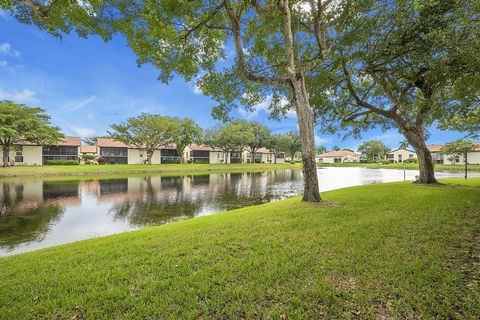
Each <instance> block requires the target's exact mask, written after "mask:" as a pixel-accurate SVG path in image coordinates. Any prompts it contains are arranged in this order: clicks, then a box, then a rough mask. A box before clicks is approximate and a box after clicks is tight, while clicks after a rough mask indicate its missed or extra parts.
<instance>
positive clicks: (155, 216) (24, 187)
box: [0, 168, 479, 256]
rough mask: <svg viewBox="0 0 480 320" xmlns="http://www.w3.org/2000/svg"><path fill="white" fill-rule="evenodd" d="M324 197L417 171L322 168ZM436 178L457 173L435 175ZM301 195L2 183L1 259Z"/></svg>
mask: <svg viewBox="0 0 480 320" xmlns="http://www.w3.org/2000/svg"><path fill="white" fill-rule="evenodd" d="M318 172H319V179H320V189H321V191H327V190H333V189H338V188H343V187H348V186H355V185H363V184H371V183H381V182H390V181H403V180H404V179H406V180H413V179H414V178H415V175H417V174H418V171H415V170H407V171H406V176H405V177H404V171H403V170H394V169H367V168H322V169H319V170H318ZM478 175H479V174H478V173H477V176H478ZM437 176H438V177H454V176H457V177H459V176H462V173H438V174H437ZM301 192H302V172H301V171H300V170H289V169H287V170H277V171H270V172H261V173H229V174H208V175H192V176H174V177H172V176H151V175H146V176H132V177H125V176H123V177H119V178H110V177H109V178H108V179H106V178H101V177H99V178H98V179H77V178H75V179H73V178H72V179H70V180H68V178H62V179H61V180H59V179H58V178H55V179H52V178H50V179H49V178H43V179H42V178H29V179H28V180H3V181H2V180H0V256H5V255H10V254H15V253H20V252H26V251H31V250H35V249H39V248H45V247H51V246H55V245H59V244H63V243H68V242H73V241H78V240H82V239H88V238H94V237H100V236H104V235H109V234H114V233H119V232H125V231H129V230H135V229H140V228H143V227H147V226H155V225H160V224H164V223H169V222H173V221H178V220H184V219H189V218H194V217H199V216H205V215H211V214H214V213H218V212H221V211H226V210H231V209H235V208H241V207H246V206H251V205H255V204H261V203H267V202H271V201H275V200H280V199H285V198H287V197H291V196H295V195H299V194H301Z"/></svg>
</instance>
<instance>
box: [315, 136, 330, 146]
mask: <svg viewBox="0 0 480 320" xmlns="http://www.w3.org/2000/svg"><path fill="white" fill-rule="evenodd" d="M332 141H333V139H332V138H322V137H320V136H315V145H323V144H328V143H330V142H332Z"/></svg>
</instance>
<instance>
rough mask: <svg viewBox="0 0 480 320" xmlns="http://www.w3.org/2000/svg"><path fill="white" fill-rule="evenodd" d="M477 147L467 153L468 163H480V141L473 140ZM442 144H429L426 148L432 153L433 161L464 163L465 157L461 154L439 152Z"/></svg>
mask: <svg viewBox="0 0 480 320" xmlns="http://www.w3.org/2000/svg"><path fill="white" fill-rule="evenodd" d="M475 144H476V145H477V149H476V150H475V151H473V152H469V153H467V162H468V163H469V164H480V142H475ZM442 148H443V145H441V144H436V145H429V146H428V150H430V153H431V154H432V158H433V160H434V163H443V164H452V165H455V164H459V165H462V164H465V157H464V156H463V155H457V156H453V155H448V154H443V153H442V152H441V150H442Z"/></svg>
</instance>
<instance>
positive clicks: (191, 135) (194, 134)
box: [170, 117, 203, 162]
mask: <svg viewBox="0 0 480 320" xmlns="http://www.w3.org/2000/svg"><path fill="white" fill-rule="evenodd" d="M170 121H171V122H172V123H171V131H170V135H171V141H172V142H173V143H174V144H175V147H176V149H177V153H178V154H179V155H180V159H181V160H180V161H181V162H183V161H184V157H183V156H182V155H183V152H184V150H185V148H186V147H187V146H189V145H190V144H192V143H199V142H200V141H201V139H202V136H203V131H202V128H200V127H199V126H198V125H197V124H196V123H195V121H193V120H192V119H189V118H183V119H180V118H176V117H174V118H170Z"/></svg>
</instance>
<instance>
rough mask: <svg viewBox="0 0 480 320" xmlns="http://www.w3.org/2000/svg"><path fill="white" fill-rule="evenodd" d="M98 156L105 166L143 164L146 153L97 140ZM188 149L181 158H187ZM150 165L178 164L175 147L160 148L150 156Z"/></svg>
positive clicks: (100, 139)
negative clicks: (103, 160) (102, 159)
mask: <svg viewBox="0 0 480 320" xmlns="http://www.w3.org/2000/svg"><path fill="white" fill-rule="evenodd" d="M97 147H98V155H99V156H100V157H102V158H104V159H105V163H106V164H145V163H147V151H145V150H144V149H142V148H138V147H136V146H131V145H127V144H125V143H123V142H121V141H117V140H114V139H111V138H98V139H97ZM189 153H190V148H189V147H187V148H185V151H184V154H183V157H184V159H186V158H187V155H188V154H189ZM151 161H152V164H160V163H180V156H179V155H178V152H177V150H176V149H175V145H169V146H164V147H161V148H160V149H158V150H155V151H154V152H153V154H152V159H151Z"/></svg>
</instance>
